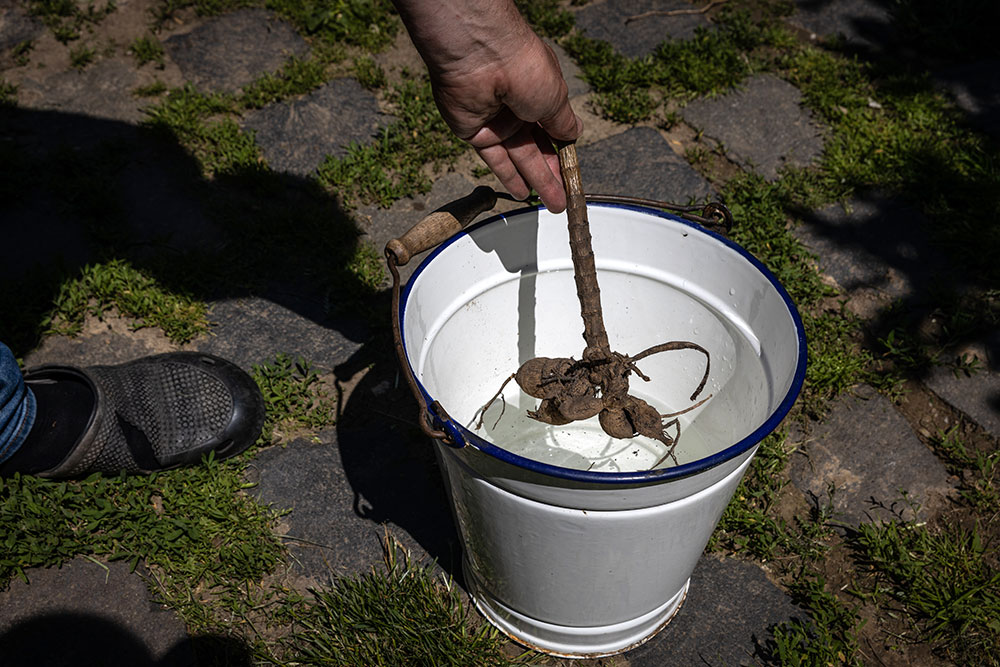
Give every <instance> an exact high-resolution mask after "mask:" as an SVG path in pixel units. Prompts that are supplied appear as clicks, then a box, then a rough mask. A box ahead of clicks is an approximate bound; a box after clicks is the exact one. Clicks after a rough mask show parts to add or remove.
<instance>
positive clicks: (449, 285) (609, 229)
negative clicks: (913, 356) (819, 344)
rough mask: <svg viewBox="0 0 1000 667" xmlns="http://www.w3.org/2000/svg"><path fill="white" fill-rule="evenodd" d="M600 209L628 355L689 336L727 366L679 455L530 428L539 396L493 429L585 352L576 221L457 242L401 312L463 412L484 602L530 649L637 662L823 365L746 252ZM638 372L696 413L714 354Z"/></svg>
mask: <svg viewBox="0 0 1000 667" xmlns="http://www.w3.org/2000/svg"><path fill="white" fill-rule="evenodd" d="M588 210H589V218H590V227H591V234H592V236H593V248H594V255H595V258H596V263H597V270H598V280H599V282H600V288H601V301H602V304H603V308H604V319H605V325H606V327H607V330H608V335H609V339H610V343H611V347H612V349H613V350H615V351H618V352H621V353H623V354H630V355H635V354H637V353H639V352H641V351H642V350H645V349H647V348H649V347H651V346H654V345H657V344H659V343H663V342H667V341H674V340H683V341H691V342H694V343H697V344H699V345H701V346H703V347H704V348H706V349H708V351H709V352H710V354H711V371H710V373H709V378H708V382H707V385H706V387H705V389H704V390H703V392H702V394H701V395H700V396H699V397H698V400H701V399H702V398H704V397H706V396H709V395H710V396H711V398H709V399H708V400H707V401H705V402H704V403H703V404H702V405H700V406H699V407H698V408H696V409H694V410H691V411H689V412H686V413H685V414H683V415H680V416H679V418H678V420H679V424H680V433H681V435H680V441H679V444H678V447H677V450H676V456H677V461H676V462H675V461H673V460H671V459H670V458H666V459H665V460H663V459H664V454H665V453H666V452H665V449H664V445H662V444H661V443H660V442H658V441H656V440H651V439H647V438H640V437H637V438H632V439H625V440H621V439H613V438H611V437H609V436H607V435H606V434H605V433H604V432H603V430H602V429H601V428H600V425H599V423H598V421H597V418H596V417H594V418H592V419H590V420H587V421H583V422H574V423H571V424H567V425H565V426H551V425H547V424H542V423H539V422H536V421H534V420H531V419H530V418H528V417H527V415H526V412H527V411H528V410H529V409H535V408H536V407H537V405H538V402H539V401H538V399H534V398H531V397H529V396H527V395H525V394H523V393H522V392H521V391H520V389H519V388H518V386H517V384H516V383H514V382H509V383H508V384H507V385H506V388H505V391H504V392H503V395H504V399H503V400H502V401H501V400H497V401H494V402H493V403H492V404H491V406H490V407H489V409H487V410H486V412H485V414H484V415H482V426H481V427H480V428H477V424H478V422H479V421H480V410H481V408H482V407H483V406H484V404H486V403H487V402H488V401H490V399H491V398H492V397H493V396H494V394H495V393H496V392H497V390H498V389H499V388H500V386H501V385H502V384H503V383H504V382H505V381H506V380H507V379H508V378H509V377H510V376H511V374H513V373H514V372H515V371H516V370H517V368H518V367H519V366H520V365H521V364H522V363H523V362H524V361H526V360H528V359H531V358H533V357H536V356H548V357H574V358H579V357H580V355H581V353H582V351H583V348H584V340H583V336H582V332H583V321H582V318H581V315H580V307H579V301H578V299H577V296H576V287H575V282H574V276H573V267H572V261H571V259H570V252H569V240H568V232H567V226H566V218H565V216H564V215H559V216H553V215H551V214H550V213H548V212H547V211H545V210H544V209H542V210H536V209H529V210H522V211H517V212H514V213H511V214H508V215H501V216H496V217H494V218H491V219H489V220H486V221H484V222H482V223H480V224H478V225H476V226H474V227H472V228H470V229H469V230H468V231H467V232H464V233H461V234H459V235H457V236H455V237H453V238H452V239H450V240H449V241H448V242H446V243H445V244H443V245H442V246H440V247H439V248H438V249H437V250H436V251H435V252H434V253H433V254H431V255H430V256H429V257H428V258H427V259H426V260H425V261H424V262H423V263H422V264H421V266H420V267H419V268H418V269H417V271H416V272H415V273H414V275H413V277H412V278H411V280H410V282H409V284H408V286H407V289H406V292H405V293H404V294H403V297H402V299H401V300H400V306H399V317H400V322H401V340H402V343H403V347H404V351H405V355H406V362H407V364H408V365H409V367H410V369H411V370H412V371H413V373H414V376H415V378H416V380H417V383H418V385H419V390H420V392H421V393H422V394H423V396H422V397H423V399H424V402H425V405H426V406H428V407H429V408H430V407H431V406H432V404H433V403H434V402H435V401H437V402H438V403H439V404H440V405H441V406H442V407H443V408H444V411H446V413H447V415H445V414H443V413H438V416H439V417H440V418H441V419H440V420H439V421H438V423H437V425H436V427H435V428H440V429H443V431H444V432H445V433H447V434H448V436H449V440H450V442H449V443H448V445H445V444H441V443H440V442H439V443H438V444H437V448H436V453H437V455H438V459H439V461H440V462H441V469H442V473H443V475H444V478H445V481H446V485H447V487H448V491H449V494H450V496H451V502H452V510H453V513H454V516H455V520H456V523H457V524H458V528H459V532H460V533H461V535H462V540H463V544H464V546H465V549H464V565H463V571H464V573H465V579H466V582H467V584H468V586H469V592H470V593H471V594H472V596H473V599H474V600H475V603H476V606H477V607H478V609H479V610H480V611H481V612H482V613H483V614H484V615H485V616H486V617H487V618H488V619H489V620H490V622H492V623H493V624H494V625H496V626H497V627H498V628H500V629H501V630H502V631H504V632H505V633H507V634H508V635H509V636H511V637H512V638H514V639H515V640H517V641H519V642H520V643H522V644H524V645H526V646H529V647H532V648H535V649H538V650H542V651H545V652H548V653H553V654H556V655H564V656H572V657H596V656H601V655H611V654H614V653H618V652H621V651H624V650H627V649H629V648H630V647H633V646H635V645H637V644H639V643H642V642H643V641H646V640H648V639H649V638H650V637H652V636H653V635H654V634H656V633H657V632H658V631H659V630H660V629H661V628H663V627H664V626H665V625H666V624H667V623H668V622H669V621H670V619H671V618H672V617H673V615H674V614H675V613H676V612H677V610H678V608H679V607H680V605H681V603H682V602H683V600H684V597H685V595H686V591H687V588H688V582H689V579H690V576H691V572H692V571H693V570H694V567H695V564H696V563H697V561H698V559H699V558H700V556H701V553H702V551H703V550H704V547H705V545H706V543H707V542H708V539H709V537H710V536H711V533H712V531H713V530H714V527H715V524H716V523H717V522H718V520H719V517H720V516H721V515H722V512H723V510H724V509H725V506H726V504H727V503H728V502H729V500H730V498H731V497H732V495H733V492H734V490H735V488H736V486H737V484H738V483H739V481H740V479H741V478H742V475H743V473H744V472H745V470H746V468H747V466H748V465H749V464H750V461H751V459H752V457H753V454H754V452H755V451H756V447H757V444H758V443H759V441H760V440H761V439H762V438H763V437H764V436H766V435H767V434H768V433H770V432H771V431H772V430H774V428H776V427H777V425H778V424H779V423H780V421H781V419H782V418H783V417H784V416H785V414H786V413H787V411H788V410H789V408H790V407H791V405H792V403H793V402H794V400H795V398H796V396H797V395H798V392H799V389H800V387H801V384H802V379H803V376H804V372H805V339H804V337H803V334H802V325H801V322H800V320H799V318H798V315H797V313H796V311H795V308H794V306H793V305H792V304H791V302H790V301H789V299H788V296H787V294H786V293H785V291H784V290H783V289H782V287H781V286H780V285H779V284H778V283H777V281H776V280H775V279H774V277H773V276H771V274H770V273H768V272H767V270H766V269H765V268H764V267H763V266H762V265H761V264H760V263H759V262H757V260H755V259H754V258H753V257H752V256H750V255H749V254H748V253H747V252H746V251H744V250H743V249H741V248H740V247H739V246H737V245H735V244H733V243H731V242H729V241H727V240H726V239H724V238H722V237H720V236H718V235H716V234H713V233H711V232H708V231H706V230H704V229H703V228H701V227H699V226H697V225H695V224H694V223H689V222H687V221H684V220H681V219H679V218H675V217H672V216H670V215H666V214H663V213H661V212H659V211H655V210H651V209H641V208H633V207H625V206H616V205H590V206H589V207H588ZM638 366H639V367H640V369H641V370H642V371H643V373H645V375H646V376H647V377H649V378H650V381H649V382H644V381H643V380H642V379H641V378H639V377H637V376H635V375H633V376H632V378H631V392H632V393H633V394H635V395H637V396H639V397H640V398H643V399H644V400H646V401H647V402H648V403H650V404H651V405H653V406H654V407H655V408H657V409H658V410H660V412H661V413H670V412H677V411H680V410H684V409H686V408H689V407H690V406H691V405H692V400H691V394H692V392H694V390H695V388H696V387H697V386H698V384H699V382H700V381H701V378H702V376H703V374H704V371H705V356H704V355H703V354H701V353H700V352H698V351H695V350H684V351H671V352H664V353H660V354H656V355H653V356H650V357H647V358H645V359H643V360H641V361H640V362H639V363H638ZM449 445H450V446H449ZM661 460H662V463H660V462H661ZM654 466H655V469H653V470H651V468H654Z"/></svg>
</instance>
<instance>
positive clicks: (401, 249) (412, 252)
mask: <svg viewBox="0 0 1000 667" xmlns="http://www.w3.org/2000/svg"><path fill="white" fill-rule="evenodd" d="M500 197H503V198H505V199H506V198H508V197H509V195H505V194H502V193H497V192H496V191H495V190H493V188H490V187H487V186H485V185H480V186H479V187H477V188H476V189H475V190H473V191H472V192H471V193H470V194H468V195H466V196H465V197H462V198H461V199H456V200H455V201H453V202H451V203H449V204H445V205H444V206H442V207H441V208H439V209H437V210H435V211H433V212H432V213H430V214H428V215H427V216H426V217H424V218H423V219H422V220H421V221H420V222H418V223H417V224H415V225H414V226H413V227H411V228H410V229H409V231H407V232H406V233H404V234H403V235H402V236H400V237H399V238H396V239H392V240H391V241H389V242H388V243H386V244H385V262H386V264H387V265H388V267H389V273H391V274H392V337H393V341H394V343H395V347H396V357H397V358H398V359H399V365H400V367H401V368H402V370H403V375H404V377H405V378H406V382H407V384H409V385H410V391H411V392H413V396H414V398H416V399H417V402H418V403H422V402H423V400H422V399H423V392H421V391H420V387H419V386H418V385H417V379H416V377H414V375H413V371H412V370H411V369H410V364H409V363H408V362H407V360H406V351H405V350H404V349H403V336H402V325H401V323H400V320H399V299H400V289H401V284H400V282H401V281H400V279H399V267H401V266H405V265H406V264H407V263H408V262H409V261H410V259H412V258H413V257H414V256H416V255H419V254H420V253H422V252H424V251H426V250H430V249H431V248H435V247H437V246H439V245H440V244H442V243H444V242H445V241H447V240H448V239H449V238H451V237H452V236H454V235H455V234H457V233H458V232H460V231H462V230H463V229H465V228H466V227H467V226H468V225H469V224H470V223H471V222H472V221H473V220H475V219H476V218H477V217H479V215H480V214H482V213H485V212H486V211H489V210H491V209H492V208H493V207H494V206H496V203H497V199H498V198H500ZM586 199H587V202H596V203H606V204H624V205H626V206H644V207H647V208H657V209H664V210H668V211H672V212H674V213H677V214H679V215H680V216H681V217H683V218H685V219H687V220H691V221H692V222H697V223H698V224H700V225H701V226H703V227H705V228H706V229H708V230H710V231H713V232H716V233H718V234H722V235H723V236H728V234H729V231H730V230H731V229H732V226H733V216H732V214H731V213H730V212H729V209H727V208H726V207H725V206H724V205H722V204H721V203H719V202H711V203H709V204H705V205H704V206H698V205H695V206H679V205H677V204H671V203H668V202H662V201H657V200H654V199H642V198H639V197H625V196H622V195H598V194H594V195H586ZM696 211H700V214H698V213H695V212H696ZM417 421H418V423H419V425H420V430H422V431H423V432H424V434H425V435H427V436H428V437H430V438H433V439H435V440H440V441H441V442H442V443H444V444H446V445H448V446H450V447H464V446H465V445H466V444H467V443H466V442H465V439H464V438H463V437H462V436H461V434H460V432H459V430H458V429H457V428H456V427H455V422H454V421H453V420H452V419H451V417H450V416H449V415H448V413H447V412H446V411H445V409H444V407H443V406H442V405H441V403H439V402H438V401H434V402H432V403H430V404H429V405H427V407H426V408H421V409H420V414H419V415H418V417H417ZM439 425H440V428H435V427H436V426H439Z"/></svg>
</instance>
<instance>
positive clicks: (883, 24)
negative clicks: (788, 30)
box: [789, 0, 893, 51]
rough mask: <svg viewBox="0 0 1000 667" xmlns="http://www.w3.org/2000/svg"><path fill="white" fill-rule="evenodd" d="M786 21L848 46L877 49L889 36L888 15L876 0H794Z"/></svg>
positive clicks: (890, 23) (890, 38)
mask: <svg viewBox="0 0 1000 667" xmlns="http://www.w3.org/2000/svg"><path fill="white" fill-rule="evenodd" d="M795 7H796V11H795V13H794V14H793V15H792V16H791V17H790V18H789V22H790V23H792V24H793V25H797V26H799V27H801V28H804V29H806V30H808V31H809V32H811V33H812V34H813V35H814V36H815V37H822V38H831V37H834V38H838V39H840V40H843V42H844V44H845V45H847V46H848V47H853V48H856V49H861V50H872V51H879V50H881V49H883V48H884V47H885V46H886V45H887V44H890V43H891V42H892V39H893V27H892V15H891V14H890V12H889V9H888V7H887V3H885V2H880V1H879V0H795Z"/></svg>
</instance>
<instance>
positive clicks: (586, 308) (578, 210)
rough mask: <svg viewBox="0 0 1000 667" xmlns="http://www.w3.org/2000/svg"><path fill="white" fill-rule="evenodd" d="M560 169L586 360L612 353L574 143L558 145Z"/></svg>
mask: <svg viewBox="0 0 1000 667" xmlns="http://www.w3.org/2000/svg"><path fill="white" fill-rule="evenodd" d="M559 170H560V172H561V173H562V178H563V185H564V187H565V189H566V204H567V205H566V216H567V218H568V219H569V225H568V226H569V248H570V255H571V257H572V258H573V275H574V278H575V279H576V295H577V297H578V298H579V299H580V315H581V316H582V317H583V339H584V341H586V343H587V347H586V349H585V350H584V351H583V358H584V359H586V360H594V359H607V358H608V357H609V356H610V355H611V345H610V343H608V331H607V329H606V328H605V327H604V311H603V310H602V309H601V288H600V286H599V285H598V284H597V265H596V264H595V263H594V250H593V247H592V245H591V238H590V221H589V220H588V219H587V200H586V198H585V197H584V194H583V180H582V179H581V178H580V163H579V161H578V160H577V157H576V144H575V143H567V144H563V145H561V146H560V147H559Z"/></svg>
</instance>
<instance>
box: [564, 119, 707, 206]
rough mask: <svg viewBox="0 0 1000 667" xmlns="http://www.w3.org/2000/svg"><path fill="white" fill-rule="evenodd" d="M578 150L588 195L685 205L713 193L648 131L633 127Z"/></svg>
mask: <svg viewBox="0 0 1000 667" xmlns="http://www.w3.org/2000/svg"><path fill="white" fill-rule="evenodd" d="M578 150H579V154H580V165H581V175H582V177H583V184H584V189H585V190H586V191H587V192H588V193H599V194H614V195H627V196H630V197H644V198H649V199H656V200H659V201H666V202H671V203H675V204H687V203H688V202H689V201H701V200H702V199H704V198H705V197H707V196H708V195H710V194H711V192H712V189H711V186H710V185H709V183H708V181H706V180H705V179H704V178H702V177H701V176H700V175H699V174H698V172H696V171H695V170H694V169H692V168H691V165H689V164H688V163H687V161H686V160H684V158H682V157H681V156H679V155H677V153H675V152H674V151H673V149H671V148H670V145H669V144H668V143H667V140H666V139H664V138H663V136H662V135H661V134H660V133H659V132H657V131H656V130H654V129H653V128H650V127H635V128H632V129H629V130H626V131H625V132H623V133H621V134H617V135H615V136H613V137H608V138H607V139H602V140H600V141H596V142H594V143H592V144H587V145H585V146H580V147H579V149H578Z"/></svg>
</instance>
